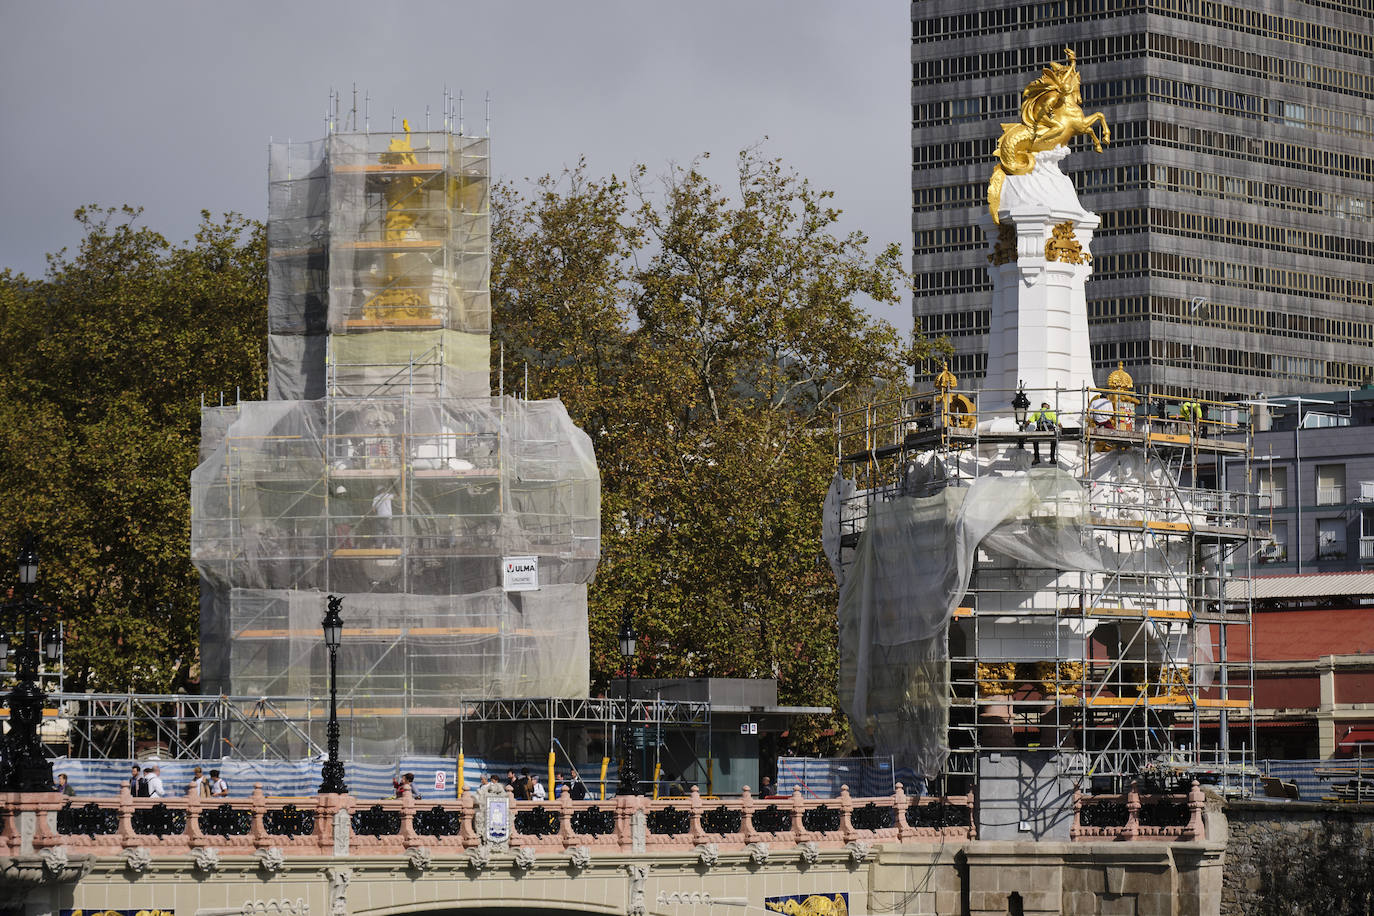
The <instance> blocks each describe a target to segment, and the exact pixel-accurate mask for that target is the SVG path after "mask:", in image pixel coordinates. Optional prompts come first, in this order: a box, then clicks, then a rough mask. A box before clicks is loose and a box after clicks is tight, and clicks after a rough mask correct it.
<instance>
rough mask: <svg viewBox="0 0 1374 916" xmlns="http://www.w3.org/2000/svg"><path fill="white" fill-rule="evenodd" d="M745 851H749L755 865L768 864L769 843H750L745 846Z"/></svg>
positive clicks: (751, 860)
mask: <svg viewBox="0 0 1374 916" xmlns="http://www.w3.org/2000/svg"><path fill="white" fill-rule="evenodd" d="M744 851H745V852H747V853H749V861H750V862H753V863H754V864H755V865H766V864H768V844H767V843H750V844H749V845H748V846H746V847H744Z"/></svg>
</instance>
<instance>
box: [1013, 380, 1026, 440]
mask: <svg viewBox="0 0 1374 916" xmlns="http://www.w3.org/2000/svg"><path fill="white" fill-rule="evenodd" d="M1011 409H1012V415H1013V416H1015V417H1016V428H1017V429H1018V430H1024V429H1025V428H1026V422H1027V421H1026V411H1028V410H1030V398H1029V397H1027V396H1026V383H1025V382H1022V383H1021V387H1020V388H1018V389H1016V397H1014V398H1012V399H1011Z"/></svg>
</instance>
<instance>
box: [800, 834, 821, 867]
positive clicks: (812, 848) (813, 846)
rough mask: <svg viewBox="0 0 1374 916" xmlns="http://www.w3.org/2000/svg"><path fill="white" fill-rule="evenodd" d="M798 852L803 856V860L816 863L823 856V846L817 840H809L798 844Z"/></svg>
mask: <svg viewBox="0 0 1374 916" xmlns="http://www.w3.org/2000/svg"><path fill="white" fill-rule="evenodd" d="M797 853H798V854H799V855H800V856H801V860H802V862H804V863H806V864H807V865H815V864H816V862H817V861H818V860H819V859H820V857H821V847H820V845H819V844H818V843H817V842H816V841H815V840H807V841H806V842H805V843H798V844H797Z"/></svg>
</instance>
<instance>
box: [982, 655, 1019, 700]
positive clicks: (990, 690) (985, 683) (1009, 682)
mask: <svg viewBox="0 0 1374 916" xmlns="http://www.w3.org/2000/svg"><path fill="white" fill-rule="evenodd" d="M1016 684H1017V675H1016V662H979V663H978V692H979V693H981V694H982V695H983V696H985V697H1009V696H1011V695H1012V693H1013V692H1015V690H1016Z"/></svg>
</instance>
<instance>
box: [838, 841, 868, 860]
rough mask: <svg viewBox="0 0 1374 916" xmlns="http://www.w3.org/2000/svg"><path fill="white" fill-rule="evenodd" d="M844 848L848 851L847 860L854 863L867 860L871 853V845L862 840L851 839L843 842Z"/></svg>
mask: <svg viewBox="0 0 1374 916" xmlns="http://www.w3.org/2000/svg"><path fill="white" fill-rule="evenodd" d="M844 848H845V851H846V852H848V853H849V861H851V862H853V863H854V864H855V865H860V864H862V863H864V862H866V861H868V857H869V856H871V855H872V854H873V845H872V844H871V843H865V842H864V841H863V840H851V841H850V842H848V843H845V844H844Z"/></svg>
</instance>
